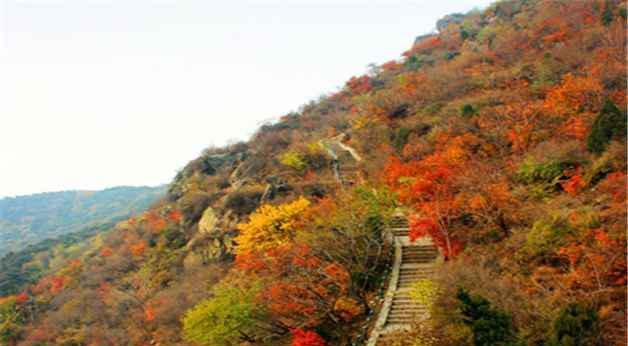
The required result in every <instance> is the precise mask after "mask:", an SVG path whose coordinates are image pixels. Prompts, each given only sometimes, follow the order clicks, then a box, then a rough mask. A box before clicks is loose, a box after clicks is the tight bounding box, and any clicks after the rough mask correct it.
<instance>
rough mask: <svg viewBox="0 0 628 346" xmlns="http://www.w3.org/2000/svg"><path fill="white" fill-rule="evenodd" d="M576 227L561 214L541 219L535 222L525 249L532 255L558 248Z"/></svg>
mask: <svg viewBox="0 0 628 346" xmlns="http://www.w3.org/2000/svg"><path fill="white" fill-rule="evenodd" d="M574 231H575V230H574V228H573V227H572V226H571V225H570V224H569V223H568V222H567V220H566V219H565V218H563V217H560V216H554V217H551V218H546V219H541V220H538V221H536V222H535V223H534V225H533V226H532V230H531V231H530V233H528V236H527V238H526V245H525V250H526V251H527V252H528V253H529V254H532V255H542V254H547V253H551V252H553V251H555V250H557V249H558V248H559V247H560V246H562V245H563V244H564V243H565V242H566V241H567V239H566V238H567V236H568V235H570V234H572V233H574Z"/></svg>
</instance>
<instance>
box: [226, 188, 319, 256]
mask: <svg viewBox="0 0 628 346" xmlns="http://www.w3.org/2000/svg"><path fill="white" fill-rule="evenodd" d="M309 205H310V201H308V200H307V199H305V198H303V197H300V198H299V199H297V200H296V201H294V202H291V203H287V204H282V205H278V206H273V205H268V204H266V205H262V206H261V207H259V208H258V209H257V210H256V211H255V212H254V213H253V214H252V215H251V219H250V221H249V222H248V223H243V224H239V225H238V229H239V230H240V235H239V236H238V237H237V238H236V241H237V243H238V248H237V253H238V254H243V253H250V252H256V251H266V250H270V249H273V248H275V247H277V246H279V245H283V244H285V243H287V242H289V241H291V240H292V239H294V237H295V235H296V232H297V229H298V226H299V216H300V215H302V214H303V212H304V211H305V210H307V208H308V207H309Z"/></svg>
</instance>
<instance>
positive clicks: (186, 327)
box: [183, 283, 264, 345]
mask: <svg viewBox="0 0 628 346" xmlns="http://www.w3.org/2000/svg"><path fill="white" fill-rule="evenodd" d="M258 292H259V286H258V285H257V284H253V285H250V286H249V287H246V286H243V287H238V286H234V285H231V284H228V283H225V284H222V285H220V286H217V287H216V288H215V289H214V292H213V293H214V296H213V297H212V298H209V299H207V300H205V301H203V302H201V303H199V304H198V305H196V306H195V307H194V308H193V309H191V310H189V311H188V312H187V313H186V314H185V317H184V318H183V335H184V337H185V339H186V340H188V341H190V342H196V343H199V344H201V345H237V344H238V343H239V342H240V341H255V339H256V336H257V333H258V332H259V330H258V329H257V324H258V322H259V321H260V320H263V318H264V313H263V311H260V310H258V308H257V305H256V304H255V302H254V300H255V297H256V295H257V293H258Z"/></svg>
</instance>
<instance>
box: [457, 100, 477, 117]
mask: <svg viewBox="0 0 628 346" xmlns="http://www.w3.org/2000/svg"><path fill="white" fill-rule="evenodd" d="M476 114H477V110H476V109H475V108H473V105H470V104H468V103H467V104H465V105H464V106H462V108H460V115H461V116H463V117H465V118H470V117H472V116H474V115H476Z"/></svg>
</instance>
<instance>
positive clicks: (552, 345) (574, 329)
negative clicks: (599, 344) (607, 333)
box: [549, 304, 599, 346]
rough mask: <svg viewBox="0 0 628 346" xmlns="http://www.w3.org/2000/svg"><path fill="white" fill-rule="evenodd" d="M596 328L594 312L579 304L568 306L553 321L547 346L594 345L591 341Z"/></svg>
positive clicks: (596, 319)
mask: <svg viewBox="0 0 628 346" xmlns="http://www.w3.org/2000/svg"><path fill="white" fill-rule="evenodd" d="M598 328H599V327H598V317H597V313H596V312H595V310H592V309H590V308H587V307H585V306H583V305H581V304H569V305H567V306H566V307H565V308H564V309H563V310H561V311H560V313H559V314H558V316H557V317H556V320H554V323H553V326H552V331H551V333H552V335H551V339H550V342H549V346H581V345H594V344H595V342H594V341H593V340H592V339H593V337H594V336H595V335H596V334H597V333H598Z"/></svg>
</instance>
